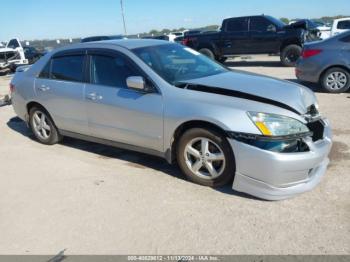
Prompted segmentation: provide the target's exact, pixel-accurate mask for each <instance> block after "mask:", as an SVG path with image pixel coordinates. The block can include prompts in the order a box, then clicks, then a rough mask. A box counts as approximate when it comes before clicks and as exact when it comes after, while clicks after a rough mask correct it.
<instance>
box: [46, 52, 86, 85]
mask: <svg viewBox="0 0 350 262" xmlns="http://www.w3.org/2000/svg"><path fill="white" fill-rule="evenodd" d="M83 64H84V56H81V55H76V56H62V57H57V58H54V59H52V65H51V68H52V70H51V78H52V79H59V80H66V81H74V82H82V81H83Z"/></svg>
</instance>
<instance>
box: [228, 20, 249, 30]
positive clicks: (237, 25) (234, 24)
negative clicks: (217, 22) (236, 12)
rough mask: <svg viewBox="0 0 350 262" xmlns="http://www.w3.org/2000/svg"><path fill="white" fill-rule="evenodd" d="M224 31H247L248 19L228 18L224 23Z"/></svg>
mask: <svg viewBox="0 0 350 262" xmlns="http://www.w3.org/2000/svg"><path fill="white" fill-rule="evenodd" d="M226 31H228V32H242V31H243V32H245V31H248V19H246V18H237V19H230V20H228V21H227V24H226Z"/></svg>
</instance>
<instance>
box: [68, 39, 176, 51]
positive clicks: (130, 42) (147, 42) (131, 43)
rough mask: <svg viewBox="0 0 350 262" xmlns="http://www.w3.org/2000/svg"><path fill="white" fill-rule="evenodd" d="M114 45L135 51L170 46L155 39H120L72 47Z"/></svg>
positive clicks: (166, 42)
mask: <svg viewBox="0 0 350 262" xmlns="http://www.w3.org/2000/svg"><path fill="white" fill-rule="evenodd" d="M106 44H107V45H115V46H121V47H124V48H127V49H135V48H140V47H147V46H156V45H165V44H170V42H169V41H163V40H156V39H120V40H104V41H98V42H87V43H80V44H76V45H74V47H89V46H98V45H106Z"/></svg>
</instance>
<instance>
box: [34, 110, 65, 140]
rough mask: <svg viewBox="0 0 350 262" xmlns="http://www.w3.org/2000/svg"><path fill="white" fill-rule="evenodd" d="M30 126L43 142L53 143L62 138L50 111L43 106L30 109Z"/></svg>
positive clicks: (37, 137) (36, 136)
mask: <svg viewBox="0 0 350 262" xmlns="http://www.w3.org/2000/svg"><path fill="white" fill-rule="evenodd" d="M29 126H30V128H31V130H32V132H33V134H34V136H35V138H36V139H37V140H38V141H39V142H40V143H42V144H45V145H53V144H56V143H58V142H59V141H60V140H61V139H62V136H61V135H60V134H59V132H58V129H57V127H56V125H55V124H54V122H53V120H52V119H51V117H50V115H49V113H48V112H47V111H46V110H45V109H43V108H41V107H33V108H31V109H30V111H29Z"/></svg>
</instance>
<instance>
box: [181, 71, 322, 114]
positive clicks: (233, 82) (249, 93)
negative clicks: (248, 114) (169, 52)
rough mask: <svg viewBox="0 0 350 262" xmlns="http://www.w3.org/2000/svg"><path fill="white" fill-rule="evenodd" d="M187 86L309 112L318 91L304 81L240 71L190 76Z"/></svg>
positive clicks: (302, 112)
mask: <svg viewBox="0 0 350 262" xmlns="http://www.w3.org/2000/svg"><path fill="white" fill-rule="evenodd" d="M183 84H187V86H186V88H188V89H192V90H196V91H199V92H208V93H216V94H219V95H226V96H233V97H238V98H242V99H247V100H253V101H257V102H261V103H266V104H270V105H274V106H278V107H281V108H284V109H287V110H289V111H293V112H294V113H297V114H305V113H307V111H308V108H309V107H310V106H311V105H313V104H317V100H316V97H315V95H314V93H313V92H312V91H311V90H310V89H308V88H306V87H304V86H301V85H298V84H295V83H292V82H288V81H284V80H279V79H275V78H271V77H266V76H261V75H257V74H252V73H242V72H237V71H232V72H227V73H222V74H218V75H213V76H208V77H204V78H198V79H193V80H186V82H183Z"/></svg>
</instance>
